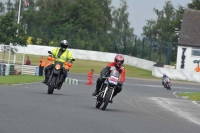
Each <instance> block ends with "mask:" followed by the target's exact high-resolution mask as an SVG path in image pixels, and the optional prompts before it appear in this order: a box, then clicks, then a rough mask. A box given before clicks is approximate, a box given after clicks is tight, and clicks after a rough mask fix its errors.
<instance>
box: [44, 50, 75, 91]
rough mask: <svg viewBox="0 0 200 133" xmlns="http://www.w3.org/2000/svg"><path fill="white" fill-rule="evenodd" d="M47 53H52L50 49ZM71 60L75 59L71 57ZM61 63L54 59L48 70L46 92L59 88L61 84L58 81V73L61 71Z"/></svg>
mask: <svg viewBox="0 0 200 133" xmlns="http://www.w3.org/2000/svg"><path fill="white" fill-rule="evenodd" d="M48 53H49V54H52V52H51V51H48ZM52 55H53V54H52ZM72 61H75V59H72ZM62 68H63V63H62V62H60V61H55V63H54V65H53V68H52V69H51V71H50V74H49V75H50V76H49V80H48V84H47V85H48V91H47V92H48V94H53V92H54V89H60V88H61V85H60V84H59V82H60V75H61V73H62Z"/></svg>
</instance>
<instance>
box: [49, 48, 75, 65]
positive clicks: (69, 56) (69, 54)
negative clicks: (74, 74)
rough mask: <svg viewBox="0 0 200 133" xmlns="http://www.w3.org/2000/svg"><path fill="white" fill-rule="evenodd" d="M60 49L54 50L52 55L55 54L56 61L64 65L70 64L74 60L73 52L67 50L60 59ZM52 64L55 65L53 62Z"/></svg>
mask: <svg viewBox="0 0 200 133" xmlns="http://www.w3.org/2000/svg"><path fill="white" fill-rule="evenodd" d="M59 50H60V48H54V49H53V51H52V53H53V55H54V56H53V57H54V58H56V61H60V62H62V63H65V62H68V61H70V60H72V58H73V57H72V52H70V51H69V50H65V52H64V53H62V55H61V56H60V58H58V52H59ZM52 64H54V62H52Z"/></svg>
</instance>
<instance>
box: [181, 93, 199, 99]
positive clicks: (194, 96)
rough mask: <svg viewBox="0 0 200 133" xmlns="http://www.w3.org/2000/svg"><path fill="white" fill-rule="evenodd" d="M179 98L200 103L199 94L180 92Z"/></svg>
mask: <svg viewBox="0 0 200 133" xmlns="http://www.w3.org/2000/svg"><path fill="white" fill-rule="evenodd" d="M178 95H179V96H180V97H188V98H187V99H189V100H194V101H200V92H181V93H179V94H178Z"/></svg>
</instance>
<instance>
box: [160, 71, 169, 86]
mask: <svg viewBox="0 0 200 133" xmlns="http://www.w3.org/2000/svg"><path fill="white" fill-rule="evenodd" d="M166 78H169V77H168V76H167V75H166V74H165V73H164V74H163V77H162V85H163V86H164V80H165V79H166ZM164 87H165V86H164Z"/></svg>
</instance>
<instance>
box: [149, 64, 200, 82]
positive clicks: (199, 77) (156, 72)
mask: <svg viewBox="0 0 200 133" xmlns="http://www.w3.org/2000/svg"><path fill="white" fill-rule="evenodd" d="M163 73H165V74H166V75H167V76H169V78H170V79H175V80H186V81H193V82H199V83H200V72H199V73H197V72H189V71H186V70H176V69H168V68H162V67H153V69H152V76H155V77H162V76H163Z"/></svg>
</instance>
